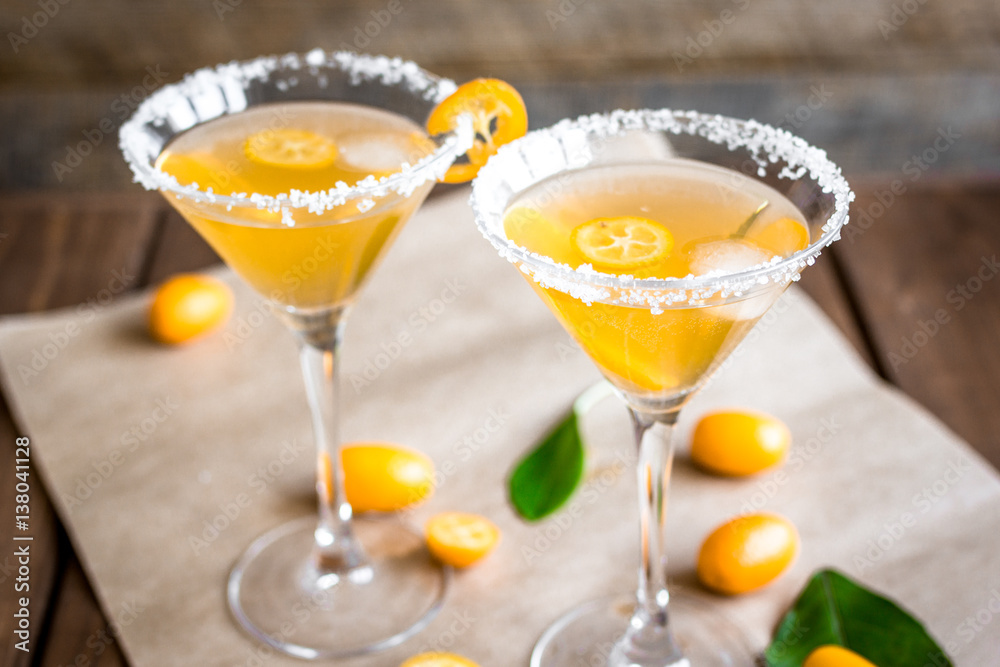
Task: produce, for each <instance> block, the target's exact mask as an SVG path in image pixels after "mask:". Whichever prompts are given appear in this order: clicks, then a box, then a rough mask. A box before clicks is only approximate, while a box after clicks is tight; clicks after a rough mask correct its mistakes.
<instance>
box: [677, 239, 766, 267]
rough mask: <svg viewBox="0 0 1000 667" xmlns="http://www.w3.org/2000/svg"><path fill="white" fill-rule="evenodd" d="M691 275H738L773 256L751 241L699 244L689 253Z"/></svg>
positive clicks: (733, 240) (726, 240) (728, 240)
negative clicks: (713, 273)
mask: <svg viewBox="0 0 1000 667" xmlns="http://www.w3.org/2000/svg"><path fill="white" fill-rule="evenodd" d="M688 256H689V257H690V262H691V273H693V274H694V275H696V276H701V275H704V274H706V273H712V272H715V273H738V272H740V271H744V270H746V269H749V268H750V267H752V266H756V265H758V264H763V263H764V262H767V261H768V260H769V259H771V254H770V253H769V252H767V251H766V250H764V249H763V248H761V247H760V246H758V245H757V244H755V243H751V242H750V241H744V240H742V239H720V240H716V241H708V242H705V243H699V244H697V245H695V246H694V247H693V248H692V249H691V250H689V251H688Z"/></svg>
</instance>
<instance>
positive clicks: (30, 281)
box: [0, 193, 161, 667]
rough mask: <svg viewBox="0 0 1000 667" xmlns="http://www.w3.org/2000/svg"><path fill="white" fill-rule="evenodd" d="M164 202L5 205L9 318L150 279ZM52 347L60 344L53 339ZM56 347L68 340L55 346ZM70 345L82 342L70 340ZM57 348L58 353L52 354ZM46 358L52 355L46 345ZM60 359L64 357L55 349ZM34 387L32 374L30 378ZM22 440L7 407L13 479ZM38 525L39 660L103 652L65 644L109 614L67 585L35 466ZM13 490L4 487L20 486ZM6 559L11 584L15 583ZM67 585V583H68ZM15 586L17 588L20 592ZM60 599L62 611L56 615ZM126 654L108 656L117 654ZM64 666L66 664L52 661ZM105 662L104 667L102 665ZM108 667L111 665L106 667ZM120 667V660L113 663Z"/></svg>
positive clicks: (6, 657)
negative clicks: (62, 652)
mask: <svg viewBox="0 0 1000 667" xmlns="http://www.w3.org/2000/svg"><path fill="white" fill-rule="evenodd" d="M160 210H161V209H160V204H159V203H158V202H156V201H155V200H153V199H152V198H150V197H148V196H143V195H139V196H135V195H127V196H118V195H107V196H96V195H77V196H66V195H63V194H57V193H50V194H48V195H45V196H38V197H36V196H12V197H6V198H4V199H3V200H2V202H0V234H2V236H0V313H3V314H7V313H20V312H36V311H41V310H48V309H52V308H60V307H64V306H73V305H76V304H82V305H81V307H82V308H88V309H90V310H91V311H93V312H96V311H97V310H98V309H101V308H104V307H106V306H107V305H108V304H109V303H110V302H111V301H113V299H114V298H115V297H116V296H117V295H118V294H121V293H124V292H127V291H129V290H132V289H135V288H136V287H138V286H139V285H140V284H141V283H140V277H141V275H142V273H143V268H144V264H145V262H146V251H147V248H148V245H149V242H150V240H151V238H152V235H153V232H154V230H155V228H156V225H157V220H156V218H157V216H158V215H159V211H160ZM45 343H46V344H49V343H50V341H45ZM51 343H52V344H53V345H56V344H58V343H60V341H51ZM65 343H66V344H72V343H71V341H69V340H68V339H67V341H66V342H65ZM52 349H53V350H55V349H57V348H55V347H54V348H52ZM39 352H40V353H41V354H48V353H49V350H48V349H46V350H43V349H42V347H41V344H40V349H39ZM53 353H56V352H53ZM39 372H44V369H42V370H41V371H39ZM22 377H24V381H30V379H31V376H30V375H27V376H22ZM17 435H21V434H20V432H19V431H18V430H17V427H16V426H15V425H14V423H13V421H12V419H11V417H10V415H9V413H8V411H7V409H6V406H3V408H2V409H0V438H2V440H0V471H4V473H5V474H11V475H12V474H13V470H14V463H15V461H14V459H15V456H14V454H15V450H14V442H15V437H16V436H17ZM31 480H32V483H31V519H30V524H29V525H30V529H29V531H27V533H26V534H28V535H31V536H32V537H33V538H34V540H33V541H32V543H31V552H32V559H31V575H30V586H31V589H30V591H28V593H29V594H30V599H31V605H30V606H29V610H30V614H31V618H32V626H31V628H32V638H33V640H32V643H31V644H29V647H30V648H31V649H32V651H33V654H34V655H41V654H42V651H41V650H39V648H40V647H39V646H38V644H37V642H39V641H40V640H45V639H46V638H48V639H50V640H51V641H50V642H49V644H53V643H54V644H57V645H59V646H64V647H66V646H71V647H72V649H71V655H72V656H73V657H75V656H76V655H77V654H83V655H88V652H89V654H93V651H94V649H92V648H88V647H87V646H86V641H85V639H86V637H85V636H84V641H83V642H81V643H80V644H79V645H78V646H77V645H75V644H74V642H73V641H71V640H70V641H68V642H67V640H65V639H63V638H65V637H71V636H74V635H75V634H77V632H76V631H77V630H79V629H81V628H85V627H91V626H93V625H95V624H98V625H99V624H101V623H103V622H104V621H103V616H102V615H101V612H100V609H99V608H98V606H97V602H96V601H95V599H94V596H93V593H92V592H91V590H90V588H89V585H88V584H87V583H86V581H82V582H80V581H74V580H73V579H72V578H69V579H68V580H67V579H64V578H63V572H64V571H66V570H67V568H68V569H69V571H72V570H73V568H74V567H75V568H77V569H79V564H77V563H76V562H75V556H74V555H73V554H72V551H71V550H70V549H69V548H68V547H67V546H66V543H65V541H64V539H60V532H61V529H60V528H59V527H58V525H57V520H56V518H55V516H54V514H53V510H52V506H51V503H50V502H49V500H48V499H47V498H46V494H45V493H44V490H43V489H42V485H41V479H40V478H39V476H38V471H37V470H35V469H34V468H33V467H32V469H31ZM12 486H13V485H12V484H11V485H10V486H8V485H7V484H6V483H5V485H4V488H5V489H10V488H11V487H12ZM13 503H14V498H13V494H10V493H5V494H3V495H2V496H0V516H3V517H5V518H8V520H6V521H4V522H2V528H0V541H2V542H3V543H5V544H11V543H12V542H11V539H10V537H11V535H10V533H11V532H12V531H13V530H14V526H13V525H12V524H11V521H10V519H9V517H13V515H14V504H13ZM8 565H9V563H7V562H3V566H4V568H5V569H4V574H3V575H2V578H3V579H4V582H3V584H2V585H3V586H4V587H5V588H6V587H7V586H10V585H11V581H12V580H11V579H10V576H11V575H10V574H9V573H8V572H7V569H6V568H7V566H8ZM60 584H65V585H63V586H62V587H60ZM66 585H68V586H75V588H74V589H73V590H74V595H72V596H71V597H69V598H67V597H65V596H64V595H63V593H64V592H65V590H66ZM12 588H13V587H12V586H11V589H12ZM4 593H5V594H4V595H2V596H0V636H3V637H5V638H9V637H12V636H13V634H12V633H13V629H14V627H13V623H14V618H13V613H14V604H15V597H14V596H12V595H8V594H7V590H5V591H4ZM53 600H57V601H58V600H61V601H60V602H57V604H58V605H59V606H58V609H59V611H60V613H58V614H55V615H54V616H53V614H52V605H53ZM116 650H117V648H116V647H114V646H111V647H109V648H108V649H107V650H106V651H105V653H107V655H108V656H113V655H114V654H115V652H116ZM31 656H32V654H28V653H24V652H21V651H18V650H17V649H16V648H15V647H14V645H13V643H9V642H7V641H5V642H4V649H3V661H2V663H0V664H3V665H4V666H7V665H11V666H14V665H16V666H18V667H22V666H26V665H30V664H35V663H33V662H32V659H31ZM50 664H61V663H50ZM95 664H96V663H95ZM102 664H104V663H102ZM108 664H113V663H108Z"/></svg>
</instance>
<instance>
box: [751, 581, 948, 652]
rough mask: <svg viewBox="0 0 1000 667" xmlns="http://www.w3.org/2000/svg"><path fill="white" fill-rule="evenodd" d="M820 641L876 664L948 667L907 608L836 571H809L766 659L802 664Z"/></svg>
mask: <svg viewBox="0 0 1000 667" xmlns="http://www.w3.org/2000/svg"><path fill="white" fill-rule="evenodd" d="M824 644H836V645H839V646H843V647H846V648H849V649H850V650H852V651H854V652H855V653H857V654H858V655H861V656H863V657H864V658H866V659H867V660H869V661H871V662H873V663H874V664H876V665H878V667H911V666H912V665H934V666H935V667H952V663H951V661H950V660H949V659H948V657H947V655H946V654H945V652H944V651H942V650H941V647H939V646H938V645H937V644H936V643H935V642H934V640H933V639H932V638H931V637H930V635H928V634H927V631H926V630H925V629H924V626H922V625H921V624H920V623H919V622H917V621H916V620H914V618H913V617H912V616H910V615H909V614H908V613H907V612H906V611H904V610H903V609H902V608H900V607H899V606H898V605H897V604H896V603H895V602H892V601H891V600H888V599H886V598H884V597H882V596H881V595H878V594H877V593H874V592H872V591H870V590H868V589H867V588H864V587H863V586H860V585H858V584H857V583H855V582H853V581H851V580H850V579H848V578H847V577H846V576H844V575H843V574H840V573H839V572H837V571H835V570H820V571H819V572H817V573H816V574H814V575H813V577H812V579H811V580H810V581H809V583H808V584H807V585H806V587H805V589H803V591H802V593H801V595H799V599H798V600H796V601H795V604H794V605H793V606H792V608H791V610H789V612H788V613H787V614H786V615H785V617H784V618H783V619H782V621H781V623H780V624H779V625H778V630H777V632H775V636H774V641H772V642H771V645H770V646H768V647H767V650H766V651H765V652H764V658H765V659H766V661H767V664H768V665H769V666H770V667H801V665H802V662H803V661H804V660H805V659H806V657H807V656H808V655H809V654H810V653H811V652H812V651H813V650H814V649H816V648H817V647H819V646H823V645H824Z"/></svg>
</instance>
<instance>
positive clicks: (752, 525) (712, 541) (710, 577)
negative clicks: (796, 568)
mask: <svg viewBox="0 0 1000 667" xmlns="http://www.w3.org/2000/svg"><path fill="white" fill-rule="evenodd" d="M798 551H799V534H798V531H797V530H795V526H793V525H792V523H791V522H790V521H788V519H785V518H784V517H781V516H778V515H777V514H767V513H759V514H748V515H746V516H741V517H737V518H735V519H733V520H731V521H728V522H726V523H724V524H722V525H721V526H719V527H718V528H716V529H715V530H714V531H712V533H711V534H710V535H709V536H708V537H707V538H706V539H705V541H704V543H702V545H701V550H700V551H699V553H698V580H699V581H701V583H702V584H704V585H705V586H706V587H707V588H710V589H712V590H713V591H716V592H718V593H723V594H726V595H738V594H740V593H747V592H749V591H752V590H756V589H758V588H761V587H762V586H765V585H767V584H769V583H771V582H772V581H773V580H774V579H776V578H777V577H778V576H779V575H780V574H781V573H782V572H784V571H785V570H786V569H788V566H789V565H791V564H792V561H794V560H795V556H796V555H797V554H798Z"/></svg>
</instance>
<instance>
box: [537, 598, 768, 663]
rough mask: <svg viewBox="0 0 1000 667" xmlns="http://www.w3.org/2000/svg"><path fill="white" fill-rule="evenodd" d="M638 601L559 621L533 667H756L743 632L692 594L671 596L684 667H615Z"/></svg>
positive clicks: (606, 601) (588, 608)
mask: <svg viewBox="0 0 1000 667" xmlns="http://www.w3.org/2000/svg"><path fill="white" fill-rule="evenodd" d="M634 606H635V596H634V595H632V596H624V595H622V596H615V597H608V598H601V599H599V600H593V601H591V602H586V603H584V604H581V605H579V606H578V607H575V608H573V609H572V610H570V611H569V612H568V613H566V614H565V615H564V616H562V617H561V618H560V619H559V620H557V621H556V622H555V623H554V624H553V625H552V626H551V627H550V628H549V629H548V630H546V631H545V634H543V635H542V637H541V639H539V640H538V643H537V644H536V645H535V649H534V650H533V651H532V653H531V667H730V666H733V667H746V666H747V665H753V664H754V653H753V651H752V650H751V649H750V646H749V642H748V641H747V639H746V637H745V635H744V633H743V631H742V630H741V629H740V627H739V626H738V625H736V624H734V623H733V622H732V621H730V620H728V619H727V618H726V617H725V616H723V615H722V614H720V613H719V610H718V608H717V607H715V608H713V607H712V606H711V605H709V604H708V603H706V602H704V601H702V600H700V599H699V598H697V597H695V596H694V595H692V594H689V593H685V592H677V591H671V593H670V627H671V628H672V629H673V632H674V637H675V638H676V639H677V644H678V645H679V646H680V648H681V650H682V651H683V652H684V656H685V657H684V659H682V660H680V661H679V662H673V663H661V662H651V663H649V664H648V665H646V664H645V663H643V664H642V665H631V664H627V663H623V664H622V665H618V664H617V663H613V662H610V661H609V660H610V656H611V654H612V653H613V650H614V646H615V643H616V642H617V641H618V640H619V639H620V638H621V637H622V636H624V634H625V630H626V628H627V627H628V622H629V618H631V616H632V610H633V608H634Z"/></svg>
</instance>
